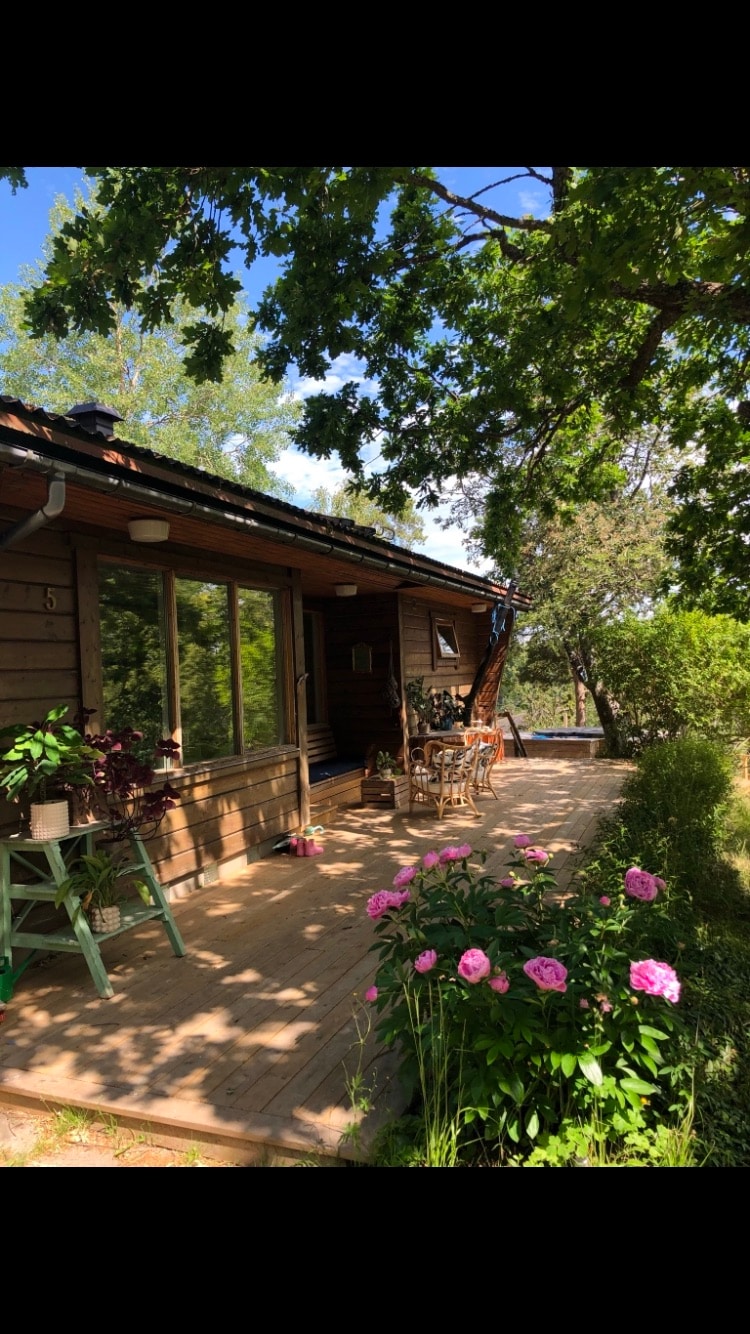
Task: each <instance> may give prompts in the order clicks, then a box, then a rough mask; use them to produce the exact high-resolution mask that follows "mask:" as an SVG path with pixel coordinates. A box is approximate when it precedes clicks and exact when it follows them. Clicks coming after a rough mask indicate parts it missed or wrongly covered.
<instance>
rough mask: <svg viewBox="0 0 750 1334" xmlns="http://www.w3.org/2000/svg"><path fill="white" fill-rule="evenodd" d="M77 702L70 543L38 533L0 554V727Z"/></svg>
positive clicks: (53, 534) (3, 523)
mask: <svg viewBox="0 0 750 1334" xmlns="http://www.w3.org/2000/svg"><path fill="white" fill-rule="evenodd" d="M17 518H18V516H17V515H16V516H14V520H13V521H14V522H15V520H16V519H17ZM0 526H2V529H3V530H5V529H6V528H8V527H10V526H11V525H10V521H9V520H8V519H7V518H3V519H0ZM77 700H78V648H77V633H76V609H75V590H74V578H73V558H72V553H71V549H70V543H69V541H68V538H67V536H66V535H65V534H64V533H57V532H53V531H51V530H45V531H40V532H39V533H36V534H34V535H33V536H31V537H27V538H25V539H24V540H23V541H22V542H21V543H19V545H18V546H13V547H9V548H8V550H7V551H2V552H0V726H3V727H4V726H6V724H10V723H20V722H27V721H29V720H30V719H32V718H40V717H43V716H44V714H45V713H46V712H47V710H48V709H50V708H51V707H52V706H53V705H55V704H70V705H72V706H73V709H75V707H76V705H77Z"/></svg>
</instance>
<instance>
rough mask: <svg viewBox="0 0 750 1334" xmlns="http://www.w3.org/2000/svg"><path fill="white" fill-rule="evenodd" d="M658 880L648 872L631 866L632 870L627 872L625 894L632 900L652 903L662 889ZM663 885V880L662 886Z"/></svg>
mask: <svg viewBox="0 0 750 1334" xmlns="http://www.w3.org/2000/svg"><path fill="white" fill-rule="evenodd" d="M656 879H657V878H656V876H655V875H651V874H650V873H649V872H648V871H639V870H638V867H637V866H631V868H630V870H629V871H626V872H625V893H626V894H629V895H630V897H631V899H643V901H644V902H645V903H651V901H652V900H653V899H655V898H656V895H657V894H658V892H659V888H660V885H658V884H657V883H656ZM663 884H664V881H663V880H662V881H661V885H663Z"/></svg>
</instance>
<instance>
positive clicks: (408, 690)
mask: <svg viewBox="0 0 750 1334" xmlns="http://www.w3.org/2000/svg"><path fill="white" fill-rule="evenodd" d="M404 694H405V695H406V707H407V709H410V710H412V711H413V712H414V713H415V714H416V718H417V725H418V726H419V727H423V726H424V724H425V722H426V721H427V715H428V713H429V709H430V696H429V695H428V694H427V693H426V691H425V688H424V677H423V676H416V677H415V678H414V680H413V681H407V683H406V687H405V690H404Z"/></svg>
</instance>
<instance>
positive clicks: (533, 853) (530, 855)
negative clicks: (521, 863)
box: [523, 848, 549, 866]
mask: <svg viewBox="0 0 750 1334" xmlns="http://www.w3.org/2000/svg"><path fill="white" fill-rule="evenodd" d="M523 855H524V857H525V858H526V860H527V862H538V863H539V865H540V866H544V865H545V864H546V863H547V862H548V861H549V853H548V852H545V850H544V848H526V849H524V854H523Z"/></svg>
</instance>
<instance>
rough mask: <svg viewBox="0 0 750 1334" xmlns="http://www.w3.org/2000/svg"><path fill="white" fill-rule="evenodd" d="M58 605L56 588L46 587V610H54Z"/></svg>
mask: <svg viewBox="0 0 750 1334" xmlns="http://www.w3.org/2000/svg"><path fill="white" fill-rule="evenodd" d="M56 606H57V598H56V597H55V594H54V590H53V589H51V588H45V590H44V610H45V611H54V610H55V607H56Z"/></svg>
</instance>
